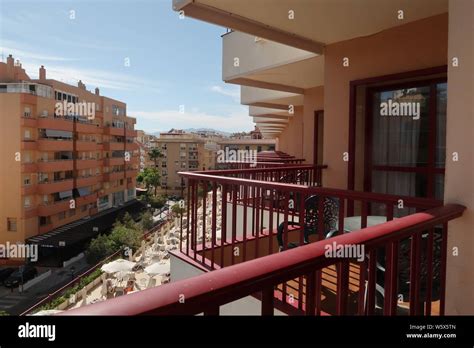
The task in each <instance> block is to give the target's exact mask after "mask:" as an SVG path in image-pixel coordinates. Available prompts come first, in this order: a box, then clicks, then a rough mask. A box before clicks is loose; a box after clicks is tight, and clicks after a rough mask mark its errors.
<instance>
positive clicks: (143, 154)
mask: <svg viewBox="0 0 474 348" xmlns="http://www.w3.org/2000/svg"><path fill="white" fill-rule="evenodd" d="M155 138H156V137H155V136H154V135H151V134H147V133H145V132H144V131H142V130H137V138H136V143H137V145H138V153H139V163H140V164H139V170H140V172H142V171H143V170H144V169H145V168H147V167H151V166H153V165H154V163H153V161H152V160H151V159H150V156H148V153H149V152H150V150H151V149H152V146H153V145H154V140H155Z"/></svg>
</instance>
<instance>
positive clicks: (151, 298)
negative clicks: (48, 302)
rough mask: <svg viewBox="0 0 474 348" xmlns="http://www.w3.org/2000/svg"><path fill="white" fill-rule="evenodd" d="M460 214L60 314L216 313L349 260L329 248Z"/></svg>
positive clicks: (418, 219) (376, 239) (401, 223)
mask: <svg viewBox="0 0 474 348" xmlns="http://www.w3.org/2000/svg"><path fill="white" fill-rule="evenodd" d="M464 210H465V207H464V206H461V205H457V204H450V205H446V206H442V207H438V208H434V209H432V210H429V211H425V212H422V213H416V214H412V215H409V216H406V217H403V218H400V219H397V220H392V221H388V222H385V223H383V224H380V225H377V226H372V227H367V228H365V229H361V230H358V231H356V233H349V234H343V235H339V236H336V237H333V238H331V239H330V240H321V241H318V242H315V243H311V244H308V245H305V246H302V247H299V248H295V249H291V250H287V251H285V252H283V253H277V254H272V255H268V256H264V257H260V258H257V259H254V260H251V261H247V262H243V263H239V264H235V265H232V266H229V267H224V268H221V269H219V270H215V271H212V272H208V273H204V274H201V275H198V276H195V277H192V278H188V279H183V280H180V281H177V282H173V283H169V284H165V285H162V286H159V287H156V288H152V289H147V290H143V291H140V292H138V293H133V294H130V295H127V296H122V297H118V298H114V299H111V300H106V301H103V302H99V303H95V304H91V305H88V306H85V307H80V308H77V309H73V310H70V311H67V312H63V313H60V314H58V315H143V314H144V315H163V314H188V315H190V314H198V313H201V312H206V311H208V310H209V311H211V312H214V313H215V312H216V311H215V310H216V309H218V308H219V306H221V305H224V304H226V303H229V302H232V301H235V300H238V299H240V298H243V297H246V296H249V295H251V294H253V293H255V292H257V291H262V290H266V289H272V288H273V286H275V285H277V284H280V283H283V282H285V281H287V280H289V279H293V278H295V277H298V276H302V275H304V274H309V273H311V272H314V271H315V270H320V269H322V268H324V267H327V266H330V265H332V264H336V263H339V262H341V261H344V260H349V259H350V258H328V257H326V256H325V253H326V245H327V244H328V243H336V244H339V245H348V244H349V245H364V246H365V247H366V250H371V249H374V248H376V247H378V246H380V245H382V244H383V243H387V242H389V241H391V240H400V239H403V238H406V237H408V236H410V235H412V234H414V233H417V232H420V231H423V230H427V229H430V228H433V227H435V226H436V225H439V224H441V223H445V222H447V221H449V220H452V219H455V218H457V217H460V216H461V215H462V214H463V211H464ZM181 298H184V299H185V301H184V302H182V301H180V299H181Z"/></svg>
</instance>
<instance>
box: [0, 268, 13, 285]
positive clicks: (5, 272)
mask: <svg viewBox="0 0 474 348" xmlns="http://www.w3.org/2000/svg"><path fill="white" fill-rule="evenodd" d="M13 272H15V268H12V267H8V268H4V269H0V284H3V282H4V281H5V279H7V278H8V277H9V276H10V275H11V274H12V273H13Z"/></svg>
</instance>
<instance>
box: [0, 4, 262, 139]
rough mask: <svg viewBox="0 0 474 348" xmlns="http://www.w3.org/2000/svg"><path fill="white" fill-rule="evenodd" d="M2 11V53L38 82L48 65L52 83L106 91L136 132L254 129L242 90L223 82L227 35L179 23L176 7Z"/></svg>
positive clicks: (7, 7)
mask: <svg viewBox="0 0 474 348" xmlns="http://www.w3.org/2000/svg"><path fill="white" fill-rule="evenodd" d="M0 6H1V12H0V13H1V14H0V47H1V51H0V53H1V54H3V56H4V58H6V56H8V54H13V55H14V57H15V59H19V60H20V61H21V63H22V64H23V67H25V69H26V71H27V73H28V74H29V75H30V77H32V78H37V75H38V68H39V66H40V65H44V66H45V68H46V70H47V77H48V78H54V79H57V80H62V81H64V82H68V83H73V84H75V83H77V80H79V79H81V80H82V81H83V82H84V83H85V84H86V86H87V89H89V90H93V89H94V88H95V87H99V88H100V91H101V94H102V95H106V96H109V97H112V98H115V99H119V100H122V101H125V102H126V103H127V108H128V114H129V115H130V116H133V117H137V128H138V129H144V130H145V131H148V132H156V131H163V130H168V129H169V128H172V127H174V128H191V127H194V128H199V127H209V128H214V129H219V130H224V131H242V130H247V131H248V130H250V129H252V128H253V124H252V122H251V117H249V116H248V109H247V107H244V106H242V105H240V102H239V100H240V89H239V87H238V86H236V85H231V84H225V83H224V82H222V79H221V65H222V39H221V35H222V34H223V33H224V32H225V28H222V27H218V26H215V25H211V24H209V23H204V22H201V21H198V20H195V19H192V18H184V19H180V18H179V15H178V13H177V12H174V11H173V10H172V9H171V0H127V1H125V0H94V1H88V0H85V1H84V0H80V1H79V0H74V1H66V0H49V1H44V0H29V1H25V0H0ZM71 11H74V15H75V18H74V19H71V18H70V17H71V15H72V12H71ZM127 58H128V59H129V60H130V66H129V67H127V66H125V65H126V64H125V61H126V59H127ZM180 105H184V110H185V112H184V114H183V113H180V112H179V108H180Z"/></svg>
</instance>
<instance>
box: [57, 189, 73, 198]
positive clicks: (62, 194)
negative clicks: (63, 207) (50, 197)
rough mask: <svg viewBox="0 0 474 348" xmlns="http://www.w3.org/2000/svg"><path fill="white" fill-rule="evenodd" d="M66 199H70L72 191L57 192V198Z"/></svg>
mask: <svg viewBox="0 0 474 348" xmlns="http://www.w3.org/2000/svg"><path fill="white" fill-rule="evenodd" d="M68 197H72V190H68V191H62V192H59V198H61V199H64V198H68Z"/></svg>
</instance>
